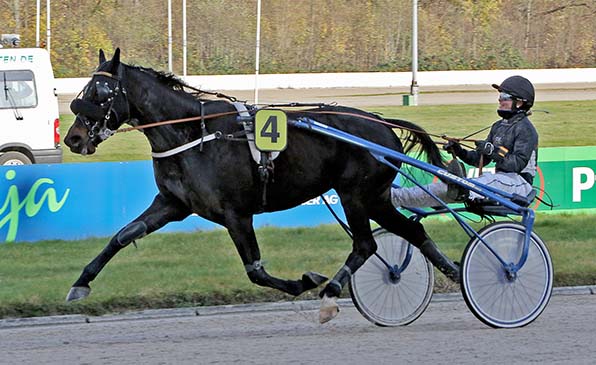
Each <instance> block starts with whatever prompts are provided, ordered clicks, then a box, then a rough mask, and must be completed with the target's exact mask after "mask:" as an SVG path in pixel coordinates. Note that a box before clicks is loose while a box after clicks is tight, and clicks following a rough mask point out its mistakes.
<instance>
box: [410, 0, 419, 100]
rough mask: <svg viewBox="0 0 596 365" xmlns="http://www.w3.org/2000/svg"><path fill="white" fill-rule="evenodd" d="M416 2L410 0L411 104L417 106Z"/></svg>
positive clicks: (416, 0) (415, 0)
mask: <svg viewBox="0 0 596 365" xmlns="http://www.w3.org/2000/svg"><path fill="white" fill-rule="evenodd" d="M417 74H418V0H412V85H411V86H410V95H412V104H411V105H418V79H417V76H418V75H417Z"/></svg>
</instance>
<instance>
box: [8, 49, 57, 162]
mask: <svg viewBox="0 0 596 365" xmlns="http://www.w3.org/2000/svg"><path fill="white" fill-rule="evenodd" d="M59 126H60V119H59V114H58V98H57V96H56V90H55V87H54V72H53V70H52V65H51V64H50V57H49V54H48V52H47V51H46V50H45V49H41V48H0V165H28V164H32V163H59V162H62V148H61V147H60V131H59Z"/></svg>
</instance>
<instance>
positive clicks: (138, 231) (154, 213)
mask: <svg viewBox="0 0 596 365" xmlns="http://www.w3.org/2000/svg"><path fill="white" fill-rule="evenodd" d="M188 215H189V213H188V212H187V211H186V210H184V211H183V210H181V209H180V207H179V205H177V204H173V202H171V201H169V200H167V199H166V198H164V197H163V196H162V195H158V196H156V197H155V199H154V200H153V203H152V204H151V206H149V208H147V210H145V211H144V212H143V214H141V215H140V216H139V217H138V218H137V219H135V220H134V221H132V222H131V223H129V224H127V225H126V226H125V227H124V228H122V229H121V230H120V231H119V232H118V233H117V234H116V235H115V236H114V237H112V239H111V240H110V242H109V243H108V244H107V246H106V247H105V248H104V249H103V250H102V251H101V253H100V254H99V255H98V256H97V257H96V258H95V259H93V261H91V262H90V263H89V264H88V265H87V266H85V269H83V272H82V273H81V276H79V279H78V280H77V281H76V282H75V283H74V284H73V286H72V288H71V289H70V291H69V292H68V295H67V296H66V301H68V302H70V301H73V300H79V299H83V298H85V297H86V296H88V295H89V293H90V292H91V288H90V287H89V283H90V282H91V281H92V280H93V279H95V277H96V276H97V275H98V274H99V272H100V271H101V270H102V269H103V267H104V266H105V265H106V264H107V263H108V261H110V259H112V257H114V255H116V254H117V253H118V251H120V250H121V249H123V248H124V247H126V246H128V245H129V244H130V243H131V242H133V241H134V240H136V239H138V238H141V237H143V236H146V235H148V234H149V233H151V232H153V231H155V230H157V229H159V228H161V227H163V226H164V225H165V224H166V223H168V222H172V221H177V220H182V219H184V218H186V217H187V216H188Z"/></svg>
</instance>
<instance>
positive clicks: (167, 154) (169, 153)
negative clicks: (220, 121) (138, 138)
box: [151, 131, 222, 158]
mask: <svg viewBox="0 0 596 365" xmlns="http://www.w3.org/2000/svg"><path fill="white" fill-rule="evenodd" d="M221 137H222V133H221V132H220V131H217V132H215V133H212V134H209V135H207V136H201V138H199V139H195V140H194V141H192V142H188V143H186V144H183V145H182V146H179V147H176V148H172V149H171V150H168V151H164V152H151V157H153V158H164V157H170V156H174V155H175V154H177V153H180V152H184V151H186V150H188V149H191V148H193V147H195V146H198V145H199V144H202V143H204V142H209V141H213V140H214V139H219V138H221Z"/></svg>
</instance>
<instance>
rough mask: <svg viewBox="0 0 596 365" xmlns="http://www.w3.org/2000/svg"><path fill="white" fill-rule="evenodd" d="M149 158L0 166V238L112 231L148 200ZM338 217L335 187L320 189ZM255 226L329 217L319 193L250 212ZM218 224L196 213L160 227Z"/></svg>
mask: <svg viewBox="0 0 596 365" xmlns="http://www.w3.org/2000/svg"><path fill="white" fill-rule="evenodd" d="M156 194H157V186H156V185H155V180H154V178H153V168H152V166H151V161H136V162H97V163H77V164H53V165H27V166H0V242H23V241H38V240H49V239H63V240H75V239H83V238H89V237H103V236H112V235H113V234H115V233H116V232H117V231H118V230H119V229H120V228H122V227H124V226H125V225H126V224H127V223H128V222H130V221H132V220H133V219H135V218H136V217H138V216H139V215H140V214H141V213H142V212H143V211H144V210H145V209H146V208H147V207H149V205H150V204H151V202H152V201H153V198H154V197H155V195H156ZM323 198H324V199H326V200H327V201H328V202H329V203H330V204H331V206H333V207H334V209H335V210H336V212H337V213H338V214H339V215H340V216H341V217H342V219H343V217H344V216H343V210H342V209H341V206H340V204H339V198H338V197H337V195H335V192H333V191H330V192H328V193H327V194H324V197H323ZM254 221H255V226H256V227H260V226H264V225H271V226H278V227H295V226H315V225H320V224H326V223H332V222H335V220H334V218H333V216H332V215H331V214H330V213H329V211H328V210H327V208H326V207H325V204H324V202H323V201H322V198H320V197H319V198H315V199H313V200H310V201H308V202H306V203H304V204H303V205H301V206H298V207H296V208H294V209H290V210H287V211H283V212H276V213H265V214H260V215H257V216H255V220H254ZM214 228H221V227H220V226H218V225H217V224H215V223H212V222H210V221H208V220H205V219H202V218H200V217H198V216H190V217H188V218H187V219H186V220H184V221H182V222H172V223H170V224H168V225H166V226H165V227H164V228H162V229H161V231H162V232H168V231H169V232H172V231H193V230H209V229H214Z"/></svg>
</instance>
